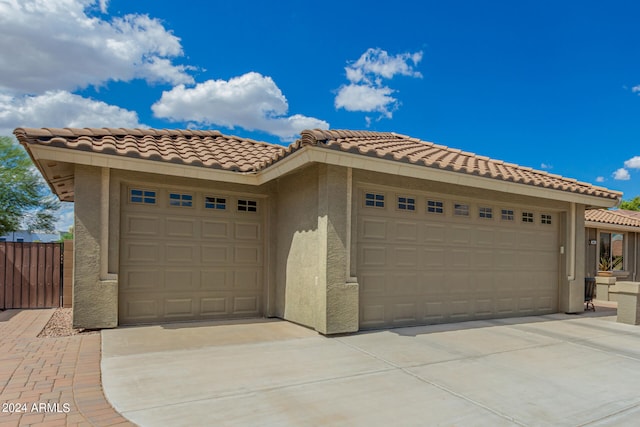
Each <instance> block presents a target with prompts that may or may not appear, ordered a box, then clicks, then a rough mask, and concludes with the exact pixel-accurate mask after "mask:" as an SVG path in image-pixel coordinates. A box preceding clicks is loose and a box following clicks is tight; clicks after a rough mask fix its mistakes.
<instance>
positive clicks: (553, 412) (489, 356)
mask: <svg viewBox="0 0 640 427" xmlns="http://www.w3.org/2000/svg"><path fill="white" fill-rule="evenodd" d="M602 314H607V313H606V312H605V313H603V312H602V310H600V312H596V314H595V317H594V315H593V314H589V315H586V314H583V315H574V316H570V315H564V314H555V315H548V316H541V317H529V318H515V319H502V320H491V321H475V322H468V323H458V324H448V325H437V326H425V327H413V328H401V329H392V330H384V331H375V332H367V333H359V334H354V335H348V336H339V337H333V338H327V337H324V336H321V335H319V334H317V333H315V332H314V331H311V330H308V329H305V328H303V327H300V326H297V325H294V324H291V323H288V322H284V321H279V320H253V321H243V322H215V323H214V322H208V323H186V324H172V325H160V326H146V327H130V328H120V329H115V330H104V331H103V332H102V343H103V355H102V357H103V358H102V379H103V387H104V391H105V394H106V396H107V398H108V399H109V401H110V402H111V404H112V405H113V406H114V407H115V408H116V410H118V411H119V412H120V413H121V414H123V415H124V416H125V417H127V418H129V419H130V420H132V421H133V422H135V423H137V424H139V425H141V426H166V425H172V426H199V425H228V426H255V425H261V426H265V425H266V426H269V425H277V426H303V425H304V426H314V425H316V426H327V425H339V426H354V425H355V426H376V425H402V426H424V425H461V426H474V425H478V426H486V425H492V426H503V425H504V426H510V425H554V426H577V425H584V424H590V425H611V426H613V425H615V426H624V425H629V426H631V425H633V426H635V425H637V422H638V419H639V417H640V386H639V385H638V384H640V328H639V327H637V326H630V325H625V324H619V323H616V322H615V311H613V312H611V311H609V312H608V314H613V316H606V317H597V316H602Z"/></svg>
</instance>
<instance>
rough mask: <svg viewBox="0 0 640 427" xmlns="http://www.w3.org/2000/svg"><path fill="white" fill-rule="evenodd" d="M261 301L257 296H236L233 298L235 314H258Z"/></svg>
mask: <svg viewBox="0 0 640 427" xmlns="http://www.w3.org/2000/svg"><path fill="white" fill-rule="evenodd" d="M258 313H259V301H258V298H257V297H256V296H253V295H250V296H236V297H234V298H233V314H241V315H258Z"/></svg>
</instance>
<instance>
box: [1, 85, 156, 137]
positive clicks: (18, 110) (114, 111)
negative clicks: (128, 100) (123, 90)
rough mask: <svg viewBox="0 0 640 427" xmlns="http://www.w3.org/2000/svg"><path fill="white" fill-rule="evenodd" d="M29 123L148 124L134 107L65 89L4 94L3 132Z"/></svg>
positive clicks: (93, 125)
mask: <svg viewBox="0 0 640 427" xmlns="http://www.w3.org/2000/svg"><path fill="white" fill-rule="evenodd" d="M20 126H27V127H145V126H144V125H141V124H140V123H139V122H138V115H137V113H135V112H134V111H129V110H125V109H123V108H119V107H116V106H113V105H109V104H106V103H104V102H101V101H95V100H91V99H87V98H83V97H81V96H78V95H74V94H71V93H69V92H65V91H51V92H45V93H44V94H43V95H39V96H28V95H25V96H17V97H12V96H10V95H6V94H5V95H3V94H0V135H10V134H11V132H12V131H13V129H14V128H16V127H20Z"/></svg>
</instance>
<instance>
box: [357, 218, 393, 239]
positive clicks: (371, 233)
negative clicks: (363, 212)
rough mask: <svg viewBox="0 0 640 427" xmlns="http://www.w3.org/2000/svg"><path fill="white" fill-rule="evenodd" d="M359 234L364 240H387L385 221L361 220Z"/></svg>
mask: <svg viewBox="0 0 640 427" xmlns="http://www.w3.org/2000/svg"><path fill="white" fill-rule="evenodd" d="M361 224H362V225H361V229H360V233H361V235H362V236H363V237H364V238H365V239H377V240H384V239H386V238H387V221H385V220H380V219H363V220H362V223H361Z"/></svg>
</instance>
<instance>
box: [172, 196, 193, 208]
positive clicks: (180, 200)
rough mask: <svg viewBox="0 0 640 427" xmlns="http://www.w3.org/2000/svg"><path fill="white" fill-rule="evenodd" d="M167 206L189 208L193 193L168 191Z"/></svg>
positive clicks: (191, 204) (191, 205) (191, 203)
mask: <svg viewBox="0 0 640 427" xmlns="http://www.w3.org/2000/svg"><path fill="white" fill-rule="evenodd" d="M169 206H176V207H183V208H191V207H193V195H191V194H183V193H169Z"/></svg>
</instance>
